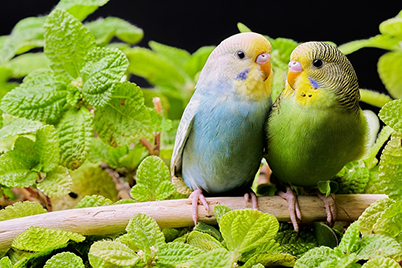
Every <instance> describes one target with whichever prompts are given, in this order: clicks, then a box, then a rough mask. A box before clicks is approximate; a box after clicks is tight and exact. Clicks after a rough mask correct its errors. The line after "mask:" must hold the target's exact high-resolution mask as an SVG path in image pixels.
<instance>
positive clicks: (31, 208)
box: [0, 201, 47, 221]
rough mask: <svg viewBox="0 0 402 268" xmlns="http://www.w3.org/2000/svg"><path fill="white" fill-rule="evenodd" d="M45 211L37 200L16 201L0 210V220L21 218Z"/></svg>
mask: <svg viewBox="0 0 402 268" xmlns="http://www.w3.org/2000/svg"><path fill="white" fill-rule="evenodd" d="M45 212H47V210H46V209H44V208H43V207H42V205H41V204H39V203H38V202H30V201H25V202H16V203H14V204H13V205H12V206H6V207H5V208H4V209H2V210H0V221H5V220H11V219H15V218H22V217H26V216H31V215H36V214H41V213H45Z"/></svg>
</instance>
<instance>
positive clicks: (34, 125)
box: [0, 118, 43, 141]
mask: <svg viewBox="0 0 402 268" xmlns="http://www.w3.org/2000/svg"><path fill="white" fill-rule="evenodd" d="M42 126H43V124H42V123H41V122H38V121H31V120H28V119H25V118H17V119H16V120H13V121H11V123H10V124H8V125H6V126H4V127H3V128H1V129H0V141H2V140H4V139H6V138H8V137H13V136H15V135H21V134H27V133H31V132H35V131H36V130H38V129H39V128H41V127H42Z"/></svg>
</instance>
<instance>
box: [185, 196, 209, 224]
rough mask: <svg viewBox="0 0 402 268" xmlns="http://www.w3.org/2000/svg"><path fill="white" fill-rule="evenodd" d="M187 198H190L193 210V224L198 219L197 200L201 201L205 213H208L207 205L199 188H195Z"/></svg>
mask: <svg viewBox="0 0 402 268" xmlns="http://www.w3.org/2000/svg"><path fill="white" fill-rule="evenodd" d="M189 199H190V200H191V207H192V210H193V213H192V214H193V221H194V225H197V221H198V200H199V201H201V203H202V205H203V206H204V208H205V210H206V212H207V214H209V206H208V203H207V200H205V196H204V195H203V194H202V190H201V189H197V190H195V191H194V192H192V193H191V195H190V197H189Z"/></svg>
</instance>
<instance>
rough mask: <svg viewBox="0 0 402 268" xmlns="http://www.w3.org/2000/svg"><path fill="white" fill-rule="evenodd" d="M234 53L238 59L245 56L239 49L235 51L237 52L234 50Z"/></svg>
mask: <svg viewBox="0 0 402 268" xmlns="http://www.w3.org/2000/svg"><path fill="white" fill-rule="evenodd" d="M236 55H237V57H238V58H239V59H241V60H242V59H244V58H245V57H246V54H245V53H244V52H243V51H241V50H239V51H237V52H236Z"/></svg>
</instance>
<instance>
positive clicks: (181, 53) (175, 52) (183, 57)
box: [148, 41, 191, 67]
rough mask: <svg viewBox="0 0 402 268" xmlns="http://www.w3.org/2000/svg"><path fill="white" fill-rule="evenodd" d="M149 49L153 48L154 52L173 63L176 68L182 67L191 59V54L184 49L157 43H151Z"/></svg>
mask: <svg viewBox="0 0 402 268" xmlns="http://www.w3.org/2000/svg"><path fill="white" fill-rule="evenodd" d="M148 44H149V47H150V48H152V50H153V51H155V52H156V53H158V54H159V55H161V56H163V57H166V58H167V59H169V60H170V61H172V62H173V63H174V64H175V66H177V67H181V66H184V64H185V63H186V62H187V61H188V60H189V59H190V57H191V56H190V53H188V52H187V51H186V50H184V49H180V48H176V47H171V46H168V45H164V44H161V43H158V42H155V41H150V42H149V43H148Z"/></svg>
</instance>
